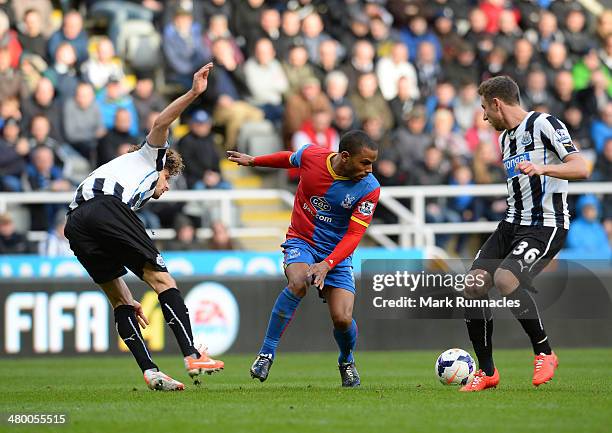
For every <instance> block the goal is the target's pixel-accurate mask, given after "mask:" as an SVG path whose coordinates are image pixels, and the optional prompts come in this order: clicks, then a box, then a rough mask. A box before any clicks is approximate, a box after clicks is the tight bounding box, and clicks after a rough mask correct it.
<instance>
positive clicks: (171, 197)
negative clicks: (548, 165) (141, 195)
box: [0, 182, 612, 249]
mask: <svg viewBox="0 0 612 433" xmlns="http://www.w3.org/2000/svg"><path fill="white" fill-rule="evenodd" d="M611 193H612V182H570V184H569V193H568V194H569V195H578V194H611ZM506 194H507V189H506V185H505V184H492V185H462V186H452V185H436V186H418V187H415V186H395V187H384V188H382V189H381V195H380V204H381V205H382V206H384V207H385V208H386V209H387V210H388V211H389V212H391V213H392V214H393V215H395V216H396V217H397V219H398V223H397V224H383V223H380V222H378V223H375V224H372V225H371V226H370V227H369V229H368V231H367V232H366V233H367V235H368V236H369V237H370V238H371V239H373V240H374V241H375V242H376V243H377V244H379V245H380V246H382V247H385V248H389V249H395V248H411V247H416V248H424V247H433V246H434V245H435V235H436V234H459V233H491V232H493V231H494V230H495V228H496V227H497V224H498V222H497V221H477V222H461V223H436V224H434V223H426V222H425V202H426V200H427V199H428V198H438V197H459V196H465V195H469V196H473V197H504V196H506ZM72 198H73V194H72V193H68V192H57V193H51V192H27V193H0V213H3V212H5V211H6V210H7V209H8V207H9V206H11V205H25V204H43V203H59V204H68V203H70V201H72ZM243 199H249V200H266V199H279V200H281V201H282V202H283V203H285V204H286V205H287V207H288V208H289V209H290V208H291V207H292V206H293V194H291V193H290V192H288V191H286V190H281V189H258V190H248V189H245V190H208V191H170V192H168V193H167V194H164V195H163V196H162V197H161V199H160V201H166V202H200V203H205V204H207V205H209V206H211V207H215V208H216V209H217V210H218V213H219V219H220V220H221V221H224V222H225V223H226V224H228V225H229V231H230V236H232V237H234V238H241V237H245V238H246V237H264V236H275V237H276V236H277V237H279V239H280V238H281V237H282V236H283V234H284V230H282V229H279V228H273V227H238V226H236V225H235V224H234V221H237V218H235V216H236V212H237V211H236V208H235V207H234V206H233V204H234V202H235V201H237V200H243ZM406 201H409V202H410V203H409V205H407V204H406ZM197 234H198V236H199V237H200V238H209V237H210V236H211V235H212V232H211V230H210V229H208V228H202V229H199V230H198V233H197ZM151 235H152V237H153V238H155V239H172V238H173V237H174V235H175V232H174V230H172V229H161V230H155V231H154V233H151ZM44 236H45V233H43V232H30V234H29V238H30V240H41V239H43V238H44ZM393 237H397V240H396V239H394V238H393Z"/></svg>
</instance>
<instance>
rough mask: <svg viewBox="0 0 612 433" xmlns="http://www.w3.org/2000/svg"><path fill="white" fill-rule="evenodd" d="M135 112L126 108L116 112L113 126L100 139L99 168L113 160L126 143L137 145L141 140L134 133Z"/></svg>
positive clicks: (98, 149) (98, 148) (98, 150)
mask: <svg viewBox="0 0 612 433" xmlns="http://www.w3.org/2000/svg"><path fill="white" fill-rule="evenodd" d="M133 116H134V114H133V112H132V111H129V110H127V109H125V108H118V109H117V110H116V111H115V115H114V120H113V123H112V125H111V126H110V128H109V127H107V129H108V131H107V132H106V134H105V135H104V136H103V137H102V138H101V139H100V142H99V144H98V147H97V164H98V167H99V166H101V165H102V164H106V163H107V162H109V161H110V160H111V159H114V158H115V157H116V156H117V149H118V148H119V146H120V145H122V144H124V143H129V144H136V143H138V141H139V139H138V136H137V132H138V131H136V134H134V133H133V132H132V124H134V123H135V122H134V121H133Z"/></svg>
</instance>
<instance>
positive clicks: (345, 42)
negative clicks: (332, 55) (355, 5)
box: [338, 5, 370, 51]
mask: <svg viewBox="0 0 612 433" xmlns="http://www.w3.org/2000/svg"><path fill="white" fill-rule="evenodd" d="M343 7H344V5H343ZM349 30H350V31H343V32H342V33H340V34H339V35H338V40H339V41H340V43H341V45H342V46H344V47H346V49H347V50H350V51H353V50H354V48H355V43H356V42H357V41H360V40H362V39H367V38H368V37H369V35H370V18H369V17H368V16H367V15H366V14H365V13H364V12H363V11H362V10H353V11H351V12H349Z"/></svg>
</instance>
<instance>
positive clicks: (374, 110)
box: [349, 73, 393, 129]
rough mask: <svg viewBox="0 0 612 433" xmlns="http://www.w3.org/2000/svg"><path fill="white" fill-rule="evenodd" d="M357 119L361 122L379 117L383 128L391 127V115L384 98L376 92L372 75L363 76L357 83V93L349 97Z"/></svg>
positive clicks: (375, 80)
mask: <svg viewBox="0 0 612 433" xmlns="http://www.w3.org/2000/svg"><path fill="white" fill-rule="evenodd" d="M349 99H350V100H351V103H352V104H353V107H355V113H356V114H357V118H358V119H359V120H360V121H361V122H363V121H364V120H365V119H366V118H367V117H371V116H372V115H376V116H379V117H380V119H381V121H382V123H383V127H384V128H385V129H390V128H392V127H393V115H392V114H391V110H390V109H389V105H388V104H387V101H385V98H383V96H382V94H381V93H380V91H379V90H378V80H377V79H376V75H375V74H374V73H368V74H363V75H362V76H361V77H359V80H358V81H357V91H356V92H353V93H352V94H351V96H350V97H349Z"/></svg>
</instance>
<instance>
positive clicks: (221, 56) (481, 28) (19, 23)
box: [0, 0, 612, 253]
mask: <svg viewBox="0 0 612 433" xmlns="http://www.w3.org/2000/svg"><path fill="white" fill-rule="evenodd" d="M602 3H604V2H602ZM591 6H592V8H591V10H587V9H584V8H583V7H582V6H581V2H577V1H551V0H522V1H513V2H510V1H504V0H482V1H476V0H473V1H470V0H463V1H462V0H429V1H418V0H415V1H406V0H386V1H385V0H366V1H364V0H327V1H323V0H291V1H288V2H286V1H264V0H206V1H203V0H192V1H171V0H169V1H165V2H161V1H158V0H144V1H114V0H101V1H95V0H89V1H82V2H70V1H59V2H51V1H49V0H18V1H16V0H15V1H10V0H9V1H5V2H0V101H1V109H0V127H1V134H0V191H72V190H74V188H75V186H76V185H78V184H79V183H80V181H81V180H82V179H83V178H84V177H85V176H86V175H87V174H88V173H89V172H90V171H91V170H92V169H93V168H95V167H97V166H99V165H101V164H103V163H105V162H107V161H109V160H110V159H112V158H114V157H115V156H117V155H120V154H122V153H124V152H127V151H128V149H129V148H130V146H131V145H134V144H139V143H140V142H142V140H143V138H144V136H145V134H146V131H147V129H148V128H149V127H150V125H151V124H152V122H153V120H154V118H155V116H156V115H157V113H159V111H160V110H161V109H162V108H163V107H164V106H165V104H166V103H167V100H168V99H169V98H171V97H173V96H175V95H177V94H179V93H180V92H183V91H185V90H186V89H187V88H188V87H189V86H190V85H191V84H190V83H191V77H192V74H193V73H194V72H195V70H196V69H197V68H199V67H200V66H201V65H203V64H204V63H206V62H208V61H210V60H212V61H213V62H214V63H215V69H214V71H213V73H212V75H211V78H210V80H209V88H208V90H207V92H206V93H205V94H204V95H203V97H202V99H201V100H199V101H198V102H197V104H196V107H194V110H192V111H191V112H189V113H188V114H187V116H186V118H185V119H183V120H182V122H183V123H185V124H188V125H189V126H188V132H187V134H186V135H184V136H181V137H180V139H177V140H174V146H175V147H176V148H178V150H179V151H180V152H181V153H182V154H183V156H184V159H185V165H186V169H185V173H184V176H183V177H182V178H181V179H178V180H176V181H175V182H174V186H173V187H174V188H179V189H181V188H182V189H186V188H191V189H211V188H230V187H231V186H230V184H229V183H228V182H227V181H226V180H224V179H223V176H222V173H221V170H220V167H219V162H220V159H221V158H223V153H222V151H223V149H234V148H236V147H237V146H238V147H239V146H241V145H243V144H244V143H242V142H244V141H248V135H249V130H248V129H247V130H246V132H245V130H244V128H253V129H252V130H254V131H261V130H263V131H270V132H267V133H268V134H270V137H272V136H274V135H275V136H277V137H278V138H279V143H280V144H279V147H282V148H286V149H297V148H299V147H300V146H302V145H303V144H305V143H313V144H315V145H319V146H324V147H327V148H330V149H334V148H337V145H338V141H339V136H341V135H342V134H343V133H344V132H346V131H348V130H350V129H354V128H362V129H364V130H365V131H366V132H367V133H368V134H369V135H370V136H371V137H373V138H374V139H375V140H377V141H378V142H379V143H380V144H381V148H382V151H381V154H380V157H379V161H378V163H377V166H376V172H375V174H376V176H377V178H378V179H379V180H380V183H381V185H382V186H390V185H439V184H450V185H467V184H488V183H504V182H505V177H506V176H505V172H504V169H503V165H502V163H501V160H500V151H499V146H498V145H497V135H496V132H495V131H493V130H492V129H491V128H490V127H489V126H488V124H487V123H486V121H484V120H483V118H482V110H481V107H480V97H479V96H478V92H477V89H478V85H479V83H480V82H481V81H482V80H484V79H487V78H489V77H492V76H495V75H502V74H503V75H509V76H511V77H512V78H513V79H515V80H516V82H517V83H518V84H519V86H520V89H521V91H522V103H523V105H524V107H525V108H526V109H528V110H535V111H544V112H549V113H551V114H553V115H555V116H557V117H558V118H559V119H561V120H562V121H563V122H564V123H565V124H566V125H567V127H568V129H569V132H570V134H571V136H572V138H573V140H574V143H575V144H576V145H577V146H578V147H579V148H580V150H581V152H582V154H583V155H584V156H585V158H587V160H588V161H589V162H590V163H591V164H592V169H593V171H592V175H591V180H594V181H612V10H609V9H608V10H605V9H601V10H597V7H599V8H601V4H600V3H599V2H593V3H591ZM54 23H56V24H57V25H55V26H54ZM241 130H242V131H241ZM241 132H242V134H241ZM245 136H247V138H246V139H245ZM251 150H252V149H251ZM255 151H256V148H255ZM290 176H291V177H293V178H295V174H290ZM293 180H295V179H293ZM572 207H573V209H572V214H573V215H574V216H575V220H576V223H575V224H574V225H573V227H574V228H573V229H572V230H573V232H574V233H573V235H572V234H571V232H570V236H569V238H568V245H567V246H568V248H580V249H585V248H587V249H588V248H593V249H595V250H597V249H600V248H602V243H603V248H605V246H606V245H609V242H608V239H612V195H610V196H606V197H594V196H588V197H583V198H580V199H578V201H577V202H576V201H574V202H573V204H572ZM156 209H157V210H158V211H159V212H157V214H156V213H154V212H149V213H145V214H143V218H144V219H145V221H146V224H147V225H148V226H149V227H151V228H155V227H159V225H160V224H161V225H162V226H174V225H175V223H176V224H177V227H181V226H180V225H179V223H180V222H181V221H182V220H183V219H184V218H183V217H182V216H181V218H179V219H178V222H176V221H172V220H171V219H170V217H169V216H168V215H175V213H176V211H177V209H176V208H172V211H168V210H167V209H166V211H165V212H164V209H163V208H159V207H157V208H155V207H154V208H153V210H156ZM160 209H161V211H160ZM178 210H180V209H178ZM504 211H505V201H504V200H503V199H480V198H474V197H470V196H464V197H458V198H456V199H431V201H429V202H428V203H427V219H428V221H432V222H459V221H477V220H480V219H486V220H498V219H501V218H502V216H503V213H504ZM58 212H60V213H61V212H63V208H62V207H61V206H57V205H45V206H36V207H32V208H31V209H30V214H31V224H30V227H31V229H32V230H53V228H54V227H55V226H56V225H57V222H58V217H57V214H58ZM377 217H378V218H382V219H389V218H392V217H391V216H390V215H387V214H385V213H384V212H380V213H379V215H377ZM10 219H11V218H10V216H8V215H3V216H2V217H1V218H0V253H16V252H17V253H18V252H25V251H31V248H28V247H25V246H24V245H22V243H23V241H22V242H21V243H20V242H19V241H18V240H17V238H18V237H19V234H17V233H15V232H14V228H11V224H12V222H10ZM60 219H61V218H60ZM160 221H161V222H160ZM187 225H189V224H187ZM192 225H193V224H192ZM192 229H193V227H192ZM219 230H222V228H219ZM15 236H16V237H17V238H15ZM225 238H227V235H225ZM225 238H224V239H225ZM11 239H13V240H11ZM225 240H226V241H227V239H225ZM226 246H228V247H229V246H230V245H226ZM47 248H48V247H47ZM43 252H44V251H43Z"/></svg>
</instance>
